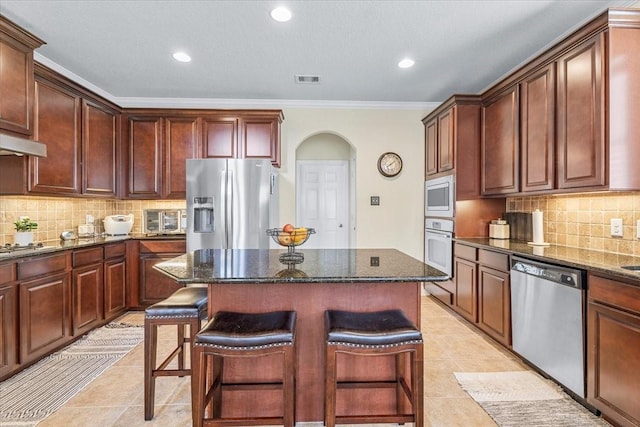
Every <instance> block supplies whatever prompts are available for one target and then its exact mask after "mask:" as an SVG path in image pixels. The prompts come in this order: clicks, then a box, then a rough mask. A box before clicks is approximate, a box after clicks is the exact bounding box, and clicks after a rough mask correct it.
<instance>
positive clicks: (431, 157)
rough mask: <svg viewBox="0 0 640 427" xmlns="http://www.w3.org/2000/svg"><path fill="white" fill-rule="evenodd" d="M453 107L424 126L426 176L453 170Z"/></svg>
mask: <svg viewBox="0 0 640 427" xmlns="http://www.w3.org/2000/svg"><path fill="white" fill-rule="evenodd" d="M454 111H455V109H454V106H450V107H449V108H448V109H446V110H445V111H444V112H442V113H440V114H438V116H437V117H435V118H434V119H433V120H430V121H429V122H427V123H426V124H425V146H426V167H425V170H426V175H427V176H429V175H434V174H437V173H438V172H446V171H449V170H451V169H453V168H454V165H455V164H454V154H455V151H454V150H455V140H454V123H455V119H454Z"/></svg>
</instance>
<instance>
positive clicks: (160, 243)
mask: <svg viewBox="0 0 640 427" xmlns="http://www.w3.org/2000/svg"><path fill="white" fill-rule="evenodd" d="M185 252H187V242H186V240H142V241H140V253H143V254H149V253H151V254H153V253H180V254H183V253H185Z"/></svg>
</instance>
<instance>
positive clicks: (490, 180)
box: [481, 85, 520, 196]
mask: <svg viewBox="0 0 640 427" xmlns="http://www.w3.org/2000/svg"><path fill="white" fill-rule="evenodd" d="M519 111H520V110H519V90H518V86H517V85H514V86H512V87H510V88H507V89H506V90H505V91H503V92H501V93H499V94H497V95H495V96H493V97H492V98H489V99H486V100H483V105H482V145H481V146H482V167H481V171H482V174H481V185H482V195H483V196H493V195H501V194H511V193H516V192H518V191H519V190H520V182H519V181H520V177H519V170H520V169H519V165H520V160H519V156H520V128H519Z"/></svg>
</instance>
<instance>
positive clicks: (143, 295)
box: [139, 239, 187, 307]
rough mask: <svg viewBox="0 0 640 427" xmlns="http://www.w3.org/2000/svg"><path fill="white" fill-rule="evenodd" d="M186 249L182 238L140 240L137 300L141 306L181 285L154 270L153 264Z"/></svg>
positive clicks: (168, 294)
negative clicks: (138, 293)
mask: <svg viewBox="0 0 640 427" xmlns="http://www.w3.org/2000/svg"><path fill="white" fill-rule="evenodd" d="M186 250H187V247H186V242H185V240H183V239H180V240H142V241H140V264H139V269H140V284H139V286H140V287H139V292H140V295H139V301H140V305H141V306H145V307H146V306H149V305H151V304H154V303H156V302H158V301H161V300H163V299H165V298H167V297H168V296H170V295H171V294H172V293H174V292H175V291H177V290H178V289H180V288H181V287H182V286H181V285H179V284H178V283H177V282H176V281H175V280H173V279H171V278H170V277H167V276H165V275H164V274H163V273H160V272H159V271H157V270H155V269H154V268H153V266H154V265H156V264H157V263H159V262H163V261H168V260H170V259H171V258H175V257H177V256H179V255H183V254H184V253H185V252H186Z"/></svg>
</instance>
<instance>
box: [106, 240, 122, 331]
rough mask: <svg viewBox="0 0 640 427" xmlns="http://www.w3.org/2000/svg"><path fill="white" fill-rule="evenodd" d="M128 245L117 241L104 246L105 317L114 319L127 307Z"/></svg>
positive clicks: (107, 319)
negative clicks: (126, 257)
mask: <svg viewBox="0 0 640 427" xmlns="http://www.w3.org/2000/svg"><path fill="white" fill-rule="evenodd" d="M125 248H126V246H125V244H124V242H123V243H115V244H111V245H106V246H105V247H104V258H105V261H104V318H105V320H106V321H109V320H112V319H114V318H116V317H117V316H119V315H120V314H122V313H123V312H124V311H125V310H126V309H127V302H126V294H127V291H126V289H127V286H126V285H127V263H126V259H125V252H126V250H125Z"/></svg>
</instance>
